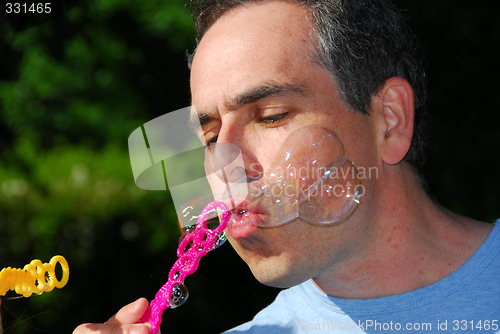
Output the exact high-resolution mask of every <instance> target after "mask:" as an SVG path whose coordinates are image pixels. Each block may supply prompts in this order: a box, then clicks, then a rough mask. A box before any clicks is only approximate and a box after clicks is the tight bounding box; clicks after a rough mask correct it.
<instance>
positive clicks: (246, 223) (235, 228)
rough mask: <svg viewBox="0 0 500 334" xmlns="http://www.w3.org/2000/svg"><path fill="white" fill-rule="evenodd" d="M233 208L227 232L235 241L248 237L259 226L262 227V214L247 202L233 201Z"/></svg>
mask: <svg viewBox="0 0 500 334" xmlns="http://www.w3.org/2000/svg"><path fill="white" fill-rule="evenodd" d="M234 204H235V207H234V209H233V210H231V212H232V215H231V219H230V220H229V224H228V232H229V234H230V235H231V236H232V237H233V238H235V239H243V238H247V237H249V236H250V235H251V234H252V233H253V232H255V230H257V228H258V226H259V225H262V219H261V217H260V215H261V214H262V212H260V211H259V208H258V207H257V206H256V205H252V203H251V202H249V201H247V200H237V199H235V200H234Z"/></svg>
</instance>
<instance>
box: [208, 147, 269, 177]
mask: <svg viewBox="0 0 500 334" xmlns="http://www.w3.org/2000/svg"><path fill="white" fill-rule="evenodd" d="M208 150H209V159H210V166H211V172H213V173H215V174H216V175H217V176H218V177H219V179H220V180H221V181H223V182H224V183H245V182H247V183H248V182H251V181H255V180H258V179H259V178H260V177H261V176H262V170H261V169H262V167H261V165H260V164H259V163H258V162H256V161H254V159H252V158H251V157H250V156H249V155H248V154H245V153H244V151H242V150H241V149H240V148H239V147H238V146H237V145H235V144H231V143H219V142H218V143H216V144H210V145H209V147H208Z"/></svg>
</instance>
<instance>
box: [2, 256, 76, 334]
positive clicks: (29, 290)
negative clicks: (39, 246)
mask: <svg viewBox="0 0 500 334" xmlns="http://www.w3.org/2000/svg"><path fill="white" fill-rule="evenodd" d="M58 263H59V265H60V266H61V268H62V277H61V279H60V280H59V279H58V278H57V276H56V265H57V264H58ZM68 279H69V266H68V261H66V259H65V258H64V257H63V256H61V255H56V256H54V257H52V259H50V262H49V263H42V261H40V260H37V259H35V260H33V261H31V262H30V263H29V264H27V265H25V266H24V268H23V269H17V268H11V267H8V268H4V269H2V270H1V271H0V296H5V294H6V293H7V291H9V290H12V291H15V292H16V293H17V294H20V295H23V296H24V297H30V296H31V295H32V294H33V293H36V294H38V295H41V294H42V293H44V292H50V291H52V290H53V289H54V288H58V289H61V288H62V287H64V286H65V285H66V283H68ZM0 305H1V299H0ZM1 333H2V325H1V315H0V334H1Z"/></svg>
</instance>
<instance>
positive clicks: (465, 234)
mask: <svg viewBox="0 0 500 334" xmlns="http://www.w3.org/2000/svg"><path fill="white" fill-rule="evenodd" d="M380 176H381V177H380V179H379V180H377V181H381V180H383V182H378V184H376V185H374V187H372V190H371V191H372V192H373V193H374V194H376V196H372V197H371V198H369V199H367V201H368V203H367V204H366V205H365V207H364V211H363V213H364V218H363V219H359V218H358V221H353V222H352V224H358V227H357V230H358V231H362V232H360V235H359V236H358V238H359V242H357V243H353V244H354V245H353V246H352V248H351V249H350V251H349V252H348V255H347V256H345V257H344V258H343V260H342V261H336V263H335V264H332V266H330V267H328V268H327V269H326V270H325V271H323V272H322V273H320V274H319V275H318V276H316V277H314V278H313V280H314V282H315V283H316V285H317V286H318V287H319V288H320V289H322V290H323V291H324V292H325V293H327V294H329V295H331V296H335V297H339V298H349V299H366V298H377V297H383V296H390V295H395V294H401V293H404V292H408V291H412V290H416V289H419V288H422V287H425V286H427V285H430V284H433V283H435V282H437V281H439V280H441V279H443V278H444V277H446V276H448V275H449V274H451V273H452V272H454V271H455V270H457V269H458V268H459V267H460V266H462V265H463V264H464V263H465V262H466V261H467V260H468V259H469V258H470V257H471V256H472V255H473V254H474V252H475V251H476V250H477V249H478V248H479V247H480V245H481V244H482V243H483V242H484V240H485V239H486V238H487V236H488V234H489V232H490V231H491V229H492V225H491V224H486V223H481V222H478V221H474V220H471V219H468V218H464V217H461V216H459V215H456V214H454V213H451V212H450V211H448V210H446V209H443V208H441V207H439V206H438V205H437V204H436V203H434V202H433V201H432V200H431V199H430V198H429V197H428V196H427V194H426V193H425V191H424V190H423V188H422V186H421V184H420V182H419V180H418V177H417V176H416V175H415V173H414V172H413V170H412V169H411V168H410V167H409V166H407V164H406V163H403V164H399V165H397V166H384V167H383V169H382V174H381V175H380ZM370 208H377V210H370ZM367 212H369V215H368V214H366V213H367ZM359 226H361V227H359Z"/></svg>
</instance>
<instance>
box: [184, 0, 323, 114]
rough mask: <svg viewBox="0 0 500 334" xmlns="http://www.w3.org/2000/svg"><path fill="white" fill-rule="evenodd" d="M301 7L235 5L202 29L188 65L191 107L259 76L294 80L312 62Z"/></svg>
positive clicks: (237, 89)
mask: <svg viewBox="0 0 500 334" xmlns="http://www.w3.org/2000/svg"><path fill="white" fill-rule="evenodd" d="M312 35H313V33H312V28H311V24H310V19H309V15H308V12H307V10H306V9H305V7H303V6H302V5H299V4H293V3H289V2H281V1H271V2H264V3H257V4H255V3H254V4H248V5H240V6H239V7H237V8H235V9H233V10H232V11H230V12H228V13H226V14H225V15H224V16H223V17H222V18H220V19H219V20H218V21H217V22H216V23H214V25H213V26H212V27H211V28H210V29H209V30H208V31H207V32H206V34H205V35H204V37H203V38H202V40H201V41H200V44H199V46H198V48H197V51H196V54H195V56H194V59H193V64H192V68H191V92H192V97H193V104H195V105H196V106H197V107H198V106H199V107H202V105H203V107H206V105H213V104H217V102H216V101H221V98H222V99H225V100H227V99H228V98H230V97H231V96H232V95H235V94H238V93H241V92H242V91H245V90H247V89H248V87H251V86H258V85H260V84H261V83H262V82H271V81H272V82H279V83H290V81H300V76H301V75H302V72H304V71H305V68H304V66H305V65H306V64H307V65H310V64H311V63H312V60H311V57H312V54H313V53H312V52H311V50H312V49H313V47H312V45H311V40H312V39H311V36H312Z"/></svg>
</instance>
